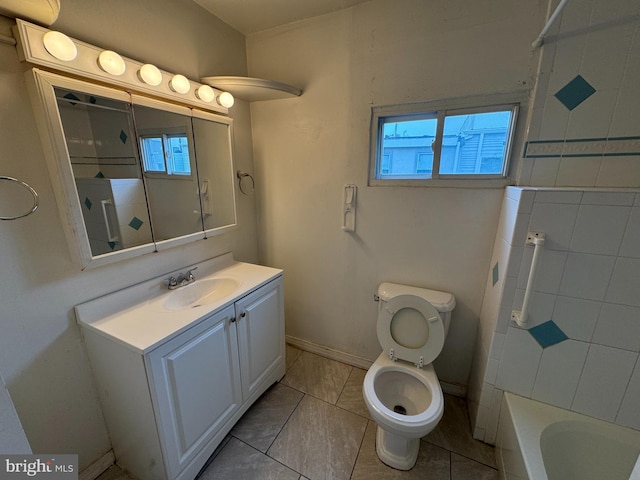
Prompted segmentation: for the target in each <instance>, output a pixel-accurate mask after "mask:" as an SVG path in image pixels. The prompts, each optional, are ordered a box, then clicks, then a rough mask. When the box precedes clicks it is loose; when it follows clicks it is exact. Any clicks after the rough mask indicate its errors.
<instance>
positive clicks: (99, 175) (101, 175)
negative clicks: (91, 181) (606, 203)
mask: <svg viewBox="0 0 640 480" xmlns="http://www.w3.org/2000/svg"><path fill="white" fill-rule="evenodd" d="M94 178H104V173H102V172H98V173H96V176H95V177H94Z"/></svg>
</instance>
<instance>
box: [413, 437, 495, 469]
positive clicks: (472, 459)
mask: <svg viewBox="0 0 640 480" xmlns="http://www.w3.org/2000/svg"><path fill="white" fill-rule="evenodd" d="M420 441H423V442H427V443H428V444H429V445H433V446H434V447H438V448H442V449H443V450H446V451H447V452H450V453H455V454H456V455H458V456H459V457H463V458H466V459H467V460H471V461H472V462H476V463H479V464H480V465H484V466H485V467H488V468H492V469H493V470H496V471H497V470H498V469H497V468H496V467H494V466H493V465H489V464H487V463H485V462H483V461H482V460H478V459H476V458H472V457H470V456H468V455H465V454H464V453H460V452H456V451H455V450H451V449H449V448H446V447H443V446H442V445H438V444H437V443H433V442H431V441H429V440H428V439H427V437H422V438H421V439H420ZM478 441H479V440H478Z"/></svg>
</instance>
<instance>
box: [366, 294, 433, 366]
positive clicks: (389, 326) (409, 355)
mask: <svg viewBox="0 0 640 480" xmlns="http://www.w3.org/2000/svg"><path fill="white" fill-rule="evenodd" d="M378 341H379V342H380V345H381V346H382V348H383V349H384V352H385V353H387V354H388V353H389V352H390V351H391V349H392V348H393V354H394V356H395V357H396V358H398V359H400V360H405V361H407V362H411V363H415V364H417V363H419V362H420V357H422V363H423V364H424V365H428V364H430V363H431V362H433V361H434V360H435V359H436V357H437V356H438V355H439V354H440V352H441V351H442V347H443V345H444V324H443V323H442V319H441V318H440V314H439V313H438V311H437V310H436V309H435V307H434V306H433V305H431V304H430V303H429V302H428V301H427V300H425V299H424V298H420V297H417V296H415V295H398V296H397V297H394V298H392V299H390V300H389V301H388V302H387V303H386V305H385V306H384V307H383V308H382V310H381V311H380V315H379V316H378Z"/></svg>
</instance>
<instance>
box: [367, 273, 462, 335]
mask: <svg viewBox="0 0 640 480" xmlns="http://www.w3.org/2000/svg"><path fill="white" fill-rule="evenodd" d="M398 295H415V296H416V297H421V298H424V299H425V300H426V301H427V302H429V303H430V304H431V305H433V306H434V307H435V309H436V310H437V311H438V313H440V318H442V323H443V324H444V333H445V335H446V334H447V333H448V332H449V325H450V323H451V311H452V310H453V309H454V307H455V306H456V297H454V296H453V294H451V293H447V292H441V291H439V290H430V289H428V288H420V287H412V286H409V285H400V284H398V283H389V282H384V283H381V284H380V286H379V287H378V297H380V308H382V306H383V305H384V303H383V302H388V301H389V300H391V299H392V298H394V297H397V296H398Z"/></svg>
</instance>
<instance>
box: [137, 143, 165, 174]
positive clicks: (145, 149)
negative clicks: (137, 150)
mask: <svg viewBox="0 0 640 480" xmlns="http://www.w3.org/2000/svg"><path fill="white" fill-rule="evenodd" d="M140 143H141V145H142V160H143V163H144V169H145V171H147V172H164V171H165V166H164V150H163V148H162V137H144V138H142V139H141V140H140Z"/></svg>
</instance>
